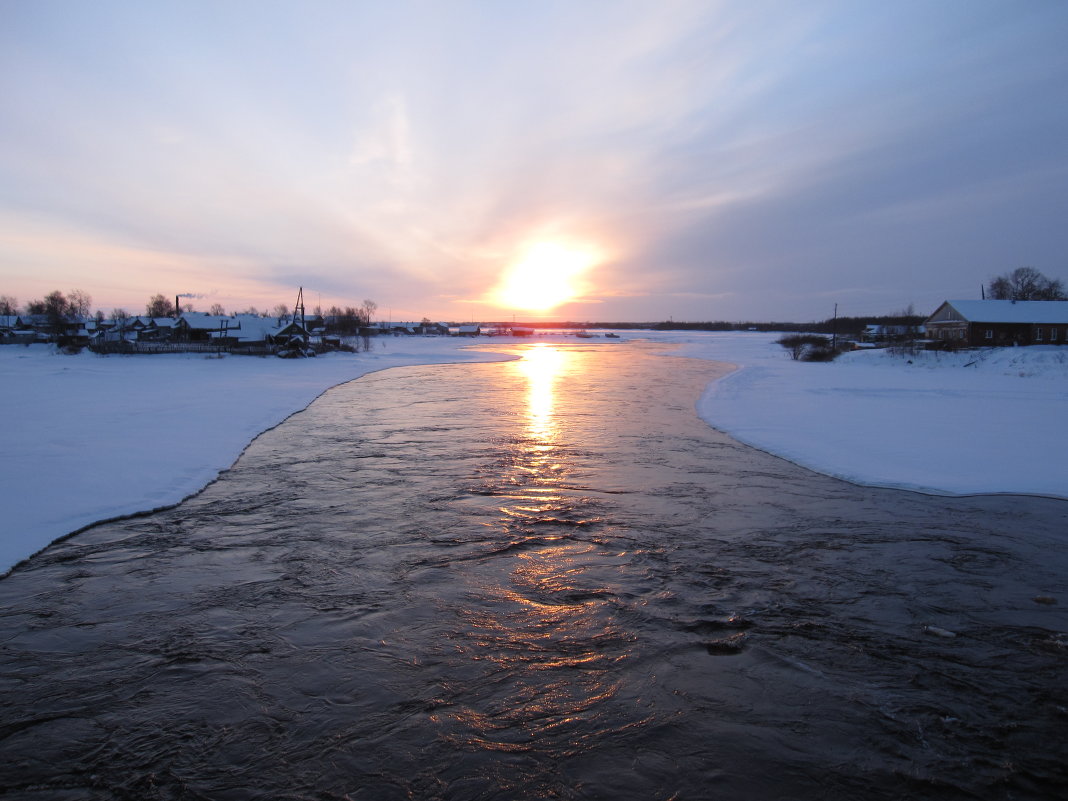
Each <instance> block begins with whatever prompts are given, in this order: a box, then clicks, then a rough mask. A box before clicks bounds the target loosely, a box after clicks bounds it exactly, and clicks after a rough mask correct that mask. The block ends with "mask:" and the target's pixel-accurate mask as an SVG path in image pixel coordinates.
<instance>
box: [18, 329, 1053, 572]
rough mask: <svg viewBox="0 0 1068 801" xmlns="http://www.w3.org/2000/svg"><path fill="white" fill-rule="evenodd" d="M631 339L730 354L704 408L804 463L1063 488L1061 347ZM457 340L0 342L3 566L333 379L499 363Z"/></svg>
mask: <svg viewBox="0 0 1068 801" xmlns="http://www.w3.org/2000/svg"><path fill="white" fill-rule="evenodd" d="M639 337H643V338H648V339H653V340H656V341H662V342H665V343H672V344H675V345H677V346H678V347H677V350H675V351H673V352H674V353H675V354H678V355H684V356H691V357H695V358H702V359H714V360H722V361H729V362H733V363H735V364H738V365H739V366H740V369H739V370H737V371H735V372H733V373H731V374H730V375H729V376H727V377H726V378H724V379H722V380H721V381H719V382H716V383H714V384H713V385H711V386H710V387H709V388H708V390H707V391H706V392H705V394H704V396H703V397H702V398H701V399H700V401H699V402H698V412H699V413H700V415H701V416H702V417H703V418H704V419H705V420H706V421H707V422H708V423H709V424H711V425H713V426H715V427H717V428H720V429H722V430H724V431H726V432H728V433H730V434H731V435H733V436H735V437H737V438H738V439H739V440H741V441H743V442H746V443H748V444H751V445H754V446H756V447H759V448H762V449H764V450H768V451H770V452H772V453H775V454H778V455H781V456H784V457H786V458H788V459H791V460H793V461H796V462H798V463H800V464H803V465H806V466H808V467H811V468H813V469H815V470H819V471H821V472H824V473H829V474H832V475H836V476H840V477H842V478H847V479H850V480H853V481H856V482H859V483H867V484H879V485H885V486H894V487H907V488H914V489H923V490H928V491H933V492H948V493H974V492H1016V493H1036V494H1045V495H1058V496H1062V497H1063V496H1068V470H1066V469H1065V467H1064V455H1065V453H1068V425H1066V424H1065V421H1064V414H1065V401H1066V394H1068V347H1065V348H1063V349H1057V348H1055V347H1033V348H1017V349H1006V350H1002V351H988V352H983V353H981V354H975V353H970V354H960V355H935V354H922V355H920V356H918V357H914V358H913V361H912V363H911V364H908V363H906V361H905V360H904V359H899V358H893V357H890V356H889V355H888V354H887V353H886V352H884V351H877V352H858V353H854V354H848V355H846V356H843V357H842V358H841V359H839V360H838V361H837V362H834V363H831V364H811V363H800V362H794V361H791V360H790V359H789V358H788V357H787V355H786V354H785V352H784V351H783V350H782V348H780V347H779V346H777V345H775V344H774V340H775V339H776V338H777V337H778V335H769V334H760V333H737V334H732V333H722V334H721V333H713V334H709V333H692V334H691V333H685V334H683V333H663V334H660V333H656V334H645V333H641V334H639V333H638V332H628V333H624V334H623V335H622V338H623V340H624V341H625V340H627V339H636V338H639ZM485 341H486V340H482V342H485ZM539 341H545V340H544V339H542V338H539ZM564 341H570V342H575V340H574V339H568V340H564ZM500 342H501V341H500V340H495V341H494V344H499V343H500ZM595 342H597V340H587V341H586V343H585V344H588V343H595ZM471 344H472V343H471V342H468V341H458V340H456V339H437V338H422V337H413V338H399V339H398V338H389V339H385V340H382V341H380V342H379V343H378V344H377V345H376V348H375V350H374V351H373V352H371V353H361V354H358V355H351V354H333V355H330V356H326V357H321V358H318V359H309V360H301V361H283V360H280V359H258V358H251V357H229V358H224V359H206V358H204V357H203V356H202V355H173V356H130V357H116V356H112V357H107V358H104V357H99V356H94V355H92V354H89V353H84V354H81V355H78V356H62V355H56V354H53V353H52V352H51V351H50V350H49V349H48V348H47V347H46V346H36V345H35V346H32V347H29V348H26V347H21V346H4V347H0V386H2V387H3V392H2V394H0V415H2V418H0V419H3V421H4V442H3V465H4V466H3V468H0V509H2V514H3V526H2V527H0V572H3V571H6V570H8V569H10V568H11V567H12V566H13V565H14V564H16V563H17V562H19V561H20V560H22V559H24V558H26V557H28V556H30V555H32V554H33V553H35V552H36V551H38V550H40V549H41V548H43V547H44V546H46V545H47V544H48V543H50V542H51V541H53V540H54V539H56V538H58V537H61V536H63V535H65V534H67V533H70V532H71V531H74V530H76V529H79V528H81V527H83V526H86V525H88V524H90V523H93V522H95V521H98V520H102V519H106V518H110V517H115V516H119V515H123V514H130V513H134V512H138V511H144V510H149V509H153V508H157V507H160V506H166V505H169V504H173V503H176V502H177V501H179V500H181V499H182V498H184V497H186V496H188V495H190V494H192V493H194V492H196V491H197V490H199V489H200V488H201V487H203V486H204V485H205V484H207V483H208V482H210V481H211V480H212V479H213V478H215V477H216V476H217V475H218V473H219V472H220V471H222V470H225V469H226V468H228V467H229V466H230V465H231V464H232V463H233V462H234V460H235V459H236V458H237V456H238V455H239V454H240V453H241V451H242V450H243V449H244V447H245V446H246V445H247V444H248V443H249V442H250V441H251V440H252V439H253V438H254V437H255V436H256V435H257V434H259V433H260V432H262V431H264V430H266V429H268V428H270V427H272V426H274V425H277V424H278V423H280V422H281V421H282V420H284V419H285V418H286V417H288V416H289V415H290V414H292V413H294V412H296V411H299V410H300V409H303V408H304V407H305V406H307V405H308V404H309V403H310V402H311V401H312V400H314V399H315V398H316V397H317V396H318V395H319V394H321V393H322V392H323V391H325V390H326V389H328V388H329V387H331V386H334V385H336V384H339V383H342V382H344V381H348V380H351V379H353V378H357V377H359V376H361V375H364V374H366V373H368V372H371V371H374V370H381V369H386V368H389V367H396V366H403V365H412V364H430V363H443V362H470V361H490V360H495V359H501V358H508V357H507V356H502V355H500V354H492V353H487V352H484V351H478V350H470V349H464V346H468V345H471ZM475 344H476V345H477V343H475ZM607 344H608V343H605V345H606V346H607ZM620 344H624V343H623V342H620V343H615V342H613V343H612V345H611V346H612V347H619V346H620Z"/></svg>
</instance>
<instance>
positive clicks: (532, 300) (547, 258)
mask: <svg viewBox="0 0 1068 801" xmlns="http://www.w3.org/2000/svg"><path fill="white" fill-rule="evenodd" d="M602 259H603V257H602V255H601V253H600V252H599V251H598V250H597V249H596V248H594V247H592V246H589V245H579V244H570V243H563V242H536V243H534V244H533V245H530V246H528V247H527V248H526V249H524V250H523V251H522V253H521V254H520V256H519V258H518V259H517V260H516V261H514V262H513V263H512V264H511V265H510V266H509V267H508V269H507V270H506V272H505V274H504V276H503V277H502V279H501V283H500V285H499V286H498V287H497V289H496V290H495V291H494V293H493V294H494V299H495V300H496V302H498V303H500V304H501V305H502V306H504V307H506V308H510V309H521V310H523V311H532V312H543V311H550V310H552V309H555V308H556V307H557V306H561V305H563V304H564V303H567V302H569V301H572V300H575V299H577V298H580V297H582V295H583V294H584V293H585V292H586V291H587V288H588V281H587V279H586V277H585V276H586V274H587V273H588V272H589V270H590V269H591V268H593V267H596V266H597V265H598V264H599V263H600V262H601V261H602Z"/></svg>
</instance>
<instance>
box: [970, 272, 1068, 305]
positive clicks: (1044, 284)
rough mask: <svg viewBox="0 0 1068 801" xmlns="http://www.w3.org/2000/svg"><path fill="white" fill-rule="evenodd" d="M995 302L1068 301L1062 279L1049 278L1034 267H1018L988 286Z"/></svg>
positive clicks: (988, 290) (995, 279)
mask: <svg viewBox="0 0 1068 801" xmlns="http://www.w3.org/2000/svg"><path fill="white" fill-rule="evenodd" d="M986 291H987V294H988V295H989V296H990V297H991V298H992V299H993V300H1068V296H1066V295H1065V293H1064V285H1063V284H1062V283H1061V281H1060V279H1053V278H1047V277H1046V276H1044V275H1043V274H1042V273H1040V272H1039V271H1038V270H1036V269H1035V268H1034V267H1017V268H1016V269H1015V270H1013V271H1012V272H1011V273H1005V274H1004V275H999V276H997V277H996V278H994V279H993V280H992V281H991V282H990V284H989V285H988V286H987V290H986Z"/></svg>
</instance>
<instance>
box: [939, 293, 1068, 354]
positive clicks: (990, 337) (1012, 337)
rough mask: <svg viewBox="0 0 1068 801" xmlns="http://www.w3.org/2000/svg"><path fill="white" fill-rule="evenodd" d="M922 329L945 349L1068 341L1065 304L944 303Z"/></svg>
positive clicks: (992, 301) (1005, 302) (1022, 302)
mask: <svg viewBox="0 0 1068 801" xmlns="http://www.w3.org/2000/svg"><path fill="white" fill-rule="evenodd" d="M925 326H926V329H927V336H928V337H929V338H930V339H932V340H934V341H935V342H938V343H942V344H944V345H947V346H956V347H984V346H1005V345H1060V344H1063V343H1064V342H1065V341H1066V340H1068V301H1059V300H947V301H945V302H943V303H942V305H941V306H939V307H938V308H937V309H936V310H935V312H934V314H932V315H931V316H930V317H928V318H927V322H926V323H925Z"/></svg>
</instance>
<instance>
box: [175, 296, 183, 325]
mask: <svg viewBox="0 0 1068 801" xmlns="http://www.w3.org/2000/svg"><path fill="white" fill-rule="evenodd" d="M181 316H182V307H181V306H180V305H179V303H178V296H177V295H175V296H174V319H175V320H177V319H178V318H179V317H181Z"/></svg>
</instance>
